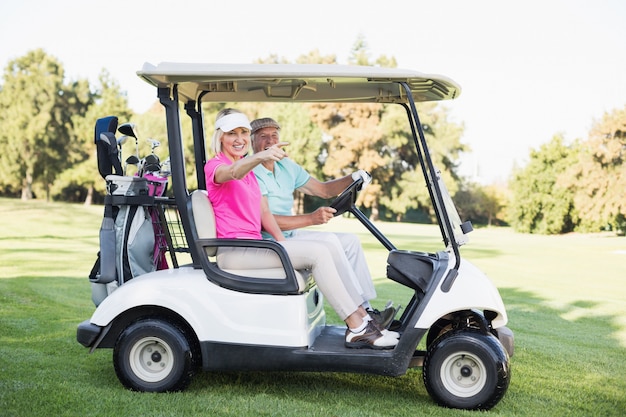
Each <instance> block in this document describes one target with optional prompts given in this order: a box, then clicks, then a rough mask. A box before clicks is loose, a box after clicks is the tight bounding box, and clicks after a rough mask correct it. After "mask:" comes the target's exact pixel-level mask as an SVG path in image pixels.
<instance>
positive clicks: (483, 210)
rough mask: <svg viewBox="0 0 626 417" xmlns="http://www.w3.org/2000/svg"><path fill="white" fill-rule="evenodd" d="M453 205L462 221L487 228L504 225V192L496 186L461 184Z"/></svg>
mask: <svg viewBox="0 0 626 417" xmlns="http://www.w3.org/2000/svg"><path fill="white" fill-rule="evenodd" d="M454 203H455V205H456V206H457V209H458V211H459V216H460V217H461V219H463V220H470V221H471V222H472V223H474V224H484V225H487V226H491V225H502V224H504V215H503V213H502V212H503V209H504V208H505V207H506V196H505V190H504V189H502V188H500V187H498V186H496V185H491V186H487V187H485V186H481V185H479V184H476V183H472V182H467V183H463V184H462V186H461V189H459V191H457V192H456V194H455V195H454Z"/></svg>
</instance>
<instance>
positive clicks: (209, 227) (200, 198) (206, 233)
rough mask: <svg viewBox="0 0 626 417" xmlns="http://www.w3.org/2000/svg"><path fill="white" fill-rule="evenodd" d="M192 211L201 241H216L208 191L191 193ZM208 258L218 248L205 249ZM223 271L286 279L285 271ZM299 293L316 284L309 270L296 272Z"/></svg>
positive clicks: (274, 269) (277, 269)
mask: <svg viewBox="0 0 626 417" xmlns="http://www.w3.org/2000/svg"><path fill="white" fill-rule="evenodd" d="M191 211H192V215H193V220H194V223H195V225H196V233H197V234H198V238H199V239H215V238H216V237H217V232H216V230H215V212H214V211H213V205H212V204H211V201H210V200H209V195H208V193H207V192H206V190H196V191H194V192H192V193H191ZM205 251H206V254H207V256H209V257H213V256H216V254H217V247H215V246H213V247H211V246H207V247H205ZM222 271H224V272H227V273H230V274H234V275H239V276H245V277H255V278H266V279H277V280H282V279H284V278H285V277H286V274H285V269H284V268H282V267H277V268H263V269H256V268H255V269H237V270H235V269H222ZM294 272H295V276H296V281H297V287H298V291H299V292H303V291H307V290H308V289H309V288H310V287H311V286H312V285H313V283H314V281H313V276H312V275H311V271H309V270H301V271H298V270H296V271H294Z"/></svg>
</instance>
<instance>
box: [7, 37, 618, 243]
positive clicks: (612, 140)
mask: <svg viewBox="0 0 626 417" xmlns="http://www.w3.org/2000/svg"><path fill="white" fill-rule="evenodd" d="M257 62H258V63H288V61H287V60H285V59H282V58H279V57H277V56H270V57H268V58H265V59H259V60H258V61H257ZM296 62H297V63H330V64H335V63H337V60H336V57H335V56H334V55H320V54H319V52H318V51H312V52H310V53H309V54H308V55H302V56H301V57H299V58H298V59H297V60H296ZM348 64H352V65H378V66H389V67H395V66H396V62H395V59H394V58H389V57H386V56H381V57H378V58H377V59H375V60H372V59H370V57H369V54H368V49H367V44H366V42H365V40H364V39H363V38H359V39H357V41H356V42H355V45H354V47H353V50H352V52H351V54H350V56H349V62H348ZM155 101H156V99H155ZM224 106H233V107H238V108H240V109H241V110H242V111H244V112H246V113H247V114H248V116H249V117H251V118H256V117H266V116H269V117H273V118H274V119H276V120H277V121H279V123H280V124H281V126H282V129H281V136H282V139H283V140H286V141H288V142H289V143H290V145H289V146H288V148H287V149H288V151H289V153H290V157H291V158H292V159H294V160H295V161H296V162H298V163H299V164H301V165H302V166H304V167H305V168H306V169H307V170H308V171H309V172H311V173H312V174H313V175H314V176H316V177H317V178H320V179H326V178H333V177H336V176H339V175H346V174H348V173H350V172H352V171H353V170H356V169H365V170H367V171H369V172H370V173H371V174H372V177H373V181H372V184H371V185H370V186H369V187H367V188H366V189H365V190H364V192H363V193H361V195H360V197H359V204H360V206H361V207H362V208H363V210H364V211H365V212H366V213H367V214H368V215H369V216H370V217H371V218H372V219H374V220H377V219H381V220H390V221H422V222H429V221H432V220H433V213H432V211H431V208H430V207H431V206H430V202H429V196H428V192H427V190H426V188H425V187H424V186H420V185H421V184H423V180H422V179H421V169H420V168H419V163H418V159H417V155H416V154H415V149H414V146H413V144H412V139H411V134H410V132H409V131H408V130H406V129H405V126H406V123H405V122H404V120H405V118H406V114H405V112H404V110H403V109H402V108H400V107H399V106H396V105H384V104H358V105H354V104H319V103H315V104H298V105H293V104H286V103H278V104H277V103H253V104H252V103H223V104H215V103H211V104H205V105H203V112H204V113H205V120H206V121H207V122H206V123H205V124H206V125H207V128H210V126H212V124H211V123H210V121H212V120H214V117H215V115H216V113H217V112H218V111H219V110H220V109H221V108H223V107H224ZM418 110H419V111H420V112H421V122H422V124H423V126H424V132H425V135H426V139H427V141H428V142H429V145H430V146H431V151H432V153H433V159H434V162H435V164H436V165H437V166H438V168H439V169H440V170H441V172H442V175H443V177H444V180H445V181H446V184H447V185H448V188H449V190H450V193H451V195H453V198H454V200H455V202H456V204H457V206H458V208H459V212H460V214H461V216H462V218H463V219H464V220H471V221H472V222H473V223H474V224H476V225H481V224H483V225H507V224H509V225H511V226H512V227H513V228H515V230H517V231H520V232H526V233H567V232H571V231H582V232H593V231H599V230H614V231H621V232H624V230H625V229H626V220H625V219H626V217H625V215H626V207H625V202H624V200H625V199H624V191H623V190H624V189H626V188H625V187H624V185H625V184H624V182H626V174H625V168H624V167H625V165H624V161H623V153H624V146H625V143H626V142H625V140H626V135H625V132H626V128H625V127H624V126H625V125H626V109H625V110H622V111H617V112H614V113H612V114H607V115H606V116H605V118H604V119H603V120H602V121H600V122H598V123H596V125H595V126H594V128H593V129H592V131H591V132H590V134H589V138H588V139H587V140H585V141H582V140H579V141H577V142H576V143H574V144H571V145H567V144H565V143H564V141H563V139H562V138H561V137H560V136H555V138H554V139H553V140H552V141H551V142H550V143H548V144H546V145H544V146H543V147H542V148H541V149H539V150H534V151H532V152H531V155H530V162H529V164H528V165H527V166H526V167H524V168H521V169H517V170H515V171H514V172H513V173H512V175H511V179H510V181H509V184H505V185H489V186H484V185H480V184H477V183H474V182H472V181H471V180H470V179H468V178H464V177H462V176H461V175H459V173H458V166H459V161H460V158H461V156H462V153H463V152H467V151H469V150H470V149H469V147H468V146H467V145H465V144H463V143H462V141H461V139H462V136H463V130H464V127H463V125H462V124H459V123H455V122H453V121H451V120H450V117H449V115H448V109H447V107H446V105H445V104H444V103H420V104H419V105H418ZM108 115H116V116H118V117H119V119H120V123H123V122H126V121H129V122H133V123H135V124H136V125H137V126H138V128H139V132H140V133H141V135H140V140H139V141H138V142H137V144H135V143H130V144H126V145H124V146H126V148H125V149H123V153H124V152H125V155H129V154H131V153H135V152H139V153H140V154H141V155H144V156H145V154H147V153H148V152H149V151H150V149H149V145H148V144H147V142H146V141H145V140H144V139H147V138H156V139H158V140H159V141H161V142H162V146H161V147H160V148H158V149H157V150H156V151H157V154H160V155H159V156H161V157H162V159H164V158H165V157H166V156H167V135H166V126H165V119H164V117H163V109H162V107H161V106H160V105H159V104H158V103H156V102H155V106H153V108H152V109H150V110H149V111H147V112H145V113H144V114H135V113H134V112H133V111H132V110H131V109H130V108H129V106H128V100H127V97H126V93H125V92H124V91H122V89H121V87H120V86H119V85H118V83H117V82H116V81H115V80H113V79H112V78H111V77H110V75H109V74H108V73H107V72H106V70H103V71H102V72H101V74H100V77H99V79H98V83H97V84H96V85H95V86H94V85H90V84H89V82H88V81H87V80H71V81H67V80H65V76H64V68H63V65H62V64H61V63H60V62H59V61H58V60H57V59H56V58H55V57H53V56H50V55H48V54H46V53H45V51H43V50H41V49H38V50H34V51H30V52H28V53H27V54H26V55H25V56H23V57H20V58H17V59H15V60H13V61H11V62H10V63H9V64H8V65H7V67H6V68H5V69H4V74H3V79H2V84H0V126H2V129H0V195H2V196H8V197H15V198H18V197H19V198H22V199H24V200H27V199H32V198H40V199H46V200H60V201H70V202H84V203H86V204H92V203H101V202H102V200H103V196H104V195H105V192H106V190H105V184H104V181H103V180H102V178H100V176H99V174H98V170H97V162H96V154H95V152H96V148H95V144H94V138H93V132H94V126H95V122H96V120H97V119H98V118H100V117H104V116H108ZM182 122H183V140H184V141H185V144H186V146H187V147H188V148H189V149H188V151H187V152H186V155H188V156H189V157H190V156H191V155H193V152H191V147H192V139H191V129H190V123H189V122H188V120H186V118H184V117H183V118H182ZM207 137H210V133H209V134H208V135H207ZM135 147H137V149H138V150H136V148H135ZM188 163H189V167H190V169H188V170H187V172H188V173H193V172H194V170H193V165H192V161H188ZM188 175H190V176H189V178H188V183H189V187H190V188H191V189H193V188H194V187H195V186H196V181H195V176H194V175H192V174H188ZM324 203H325V202H324V201H319V200H317V199H315V198H312V197H309V196H304V195H297V198H296V207H295V210H296V211H299V212H302V211H305V210H310V209H312V208H313V207H315V206H317V205H321V204H324Z"/></svg>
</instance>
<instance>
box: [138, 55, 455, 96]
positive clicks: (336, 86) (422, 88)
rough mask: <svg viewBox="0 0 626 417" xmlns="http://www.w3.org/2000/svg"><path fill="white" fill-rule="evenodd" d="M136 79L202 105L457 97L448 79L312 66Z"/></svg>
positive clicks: (181, 68)
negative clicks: (200, 102) (409, 94)
mask: <svg viewBox="0 0 626 417" xmlns="http://www.w3.org/2000/svg"><path fill="white" fill-rule="evenodd" d="M137 75H138V76H139V77H141V78H143V79H144V80H145V81H147V82H148V83H150V84H152V85H154V86H156V87H159V88H172V87H173V86H174V85H176V86H177V89H178V95H179V97H180V98H181V99H182V100H183V101H185V102H187V101H190V100H191V101H199V100H200V99H202V101H203V102H207V101H210V102H263V101H265V102H268V101H269V102H272V101H275V102H278V101H292V102H293V101H296V102H345V103H358V102H363V103H407V102H408V101H409V100H408V98H407V93H406V90H405V89H404V88H402V87H401V86H400V84H399V83H400V82H404V83H406V84H407V85H408V86H409V88H410V91H411V95H412V97H413V100H414V101H416V102H419V101H438V100H449V99H453V98H456V97H458V96H459V94H460V93H461V87H460V86H459V85H458V84H457V83H455V82H454V81H452V80H451V79H449V78H447V77H444V76H441V75H432V74H422V73H420V72H417V71H412V70H405V69H399V68H381V67H371V66H351V65H315V64H306V65H301V64H201V63H173V62H162V63H160V64H158V65H156V66H155V65H152V64H150V63H145V64H144V66H143V68H142V69H141V70H140V71H138V72H137Z"/></svg>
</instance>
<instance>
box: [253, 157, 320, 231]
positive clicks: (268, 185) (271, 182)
mask: <svg viewBox="0 0 626 417" xmlns="http://www.w3.org/2000/svg"><path fill="white" fill-rule="evenodd" d="M253 171H254V174H255V175H256V178H257V180H258V182H259V187H260V188H261V195H263V196H266V197H267V201H268V203H269V206H270V211H271V212H272V213H274V214H278V215H283V216H291V215H292V214H293V213H292V209H293V192H294V190H295V189H297V188H300V187H302V186H303V185H304V184H306V182H307V181H308V180H309V178H311V175H310V174H309V173H308V172H306V171H305V170H304V168H302V167H301V166H300V165H298V164H296V163H295V162H293V161H292V160H291V159H289V158H284V159H282V160H280V161H278V162H274V172H272V171H270V170H268V169H267V168H265V167H264V166H263V165H261V164H259V165H257V166H256V167H255V168H254V170H253ZM292 234H293V232H292V231H287V232H283V235H285V237H290V236H291V235H292ZM263 237H264V238H266V239H267V238H271V236H270V235H269V234H268V233H265V232H263Z"/></svg>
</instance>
